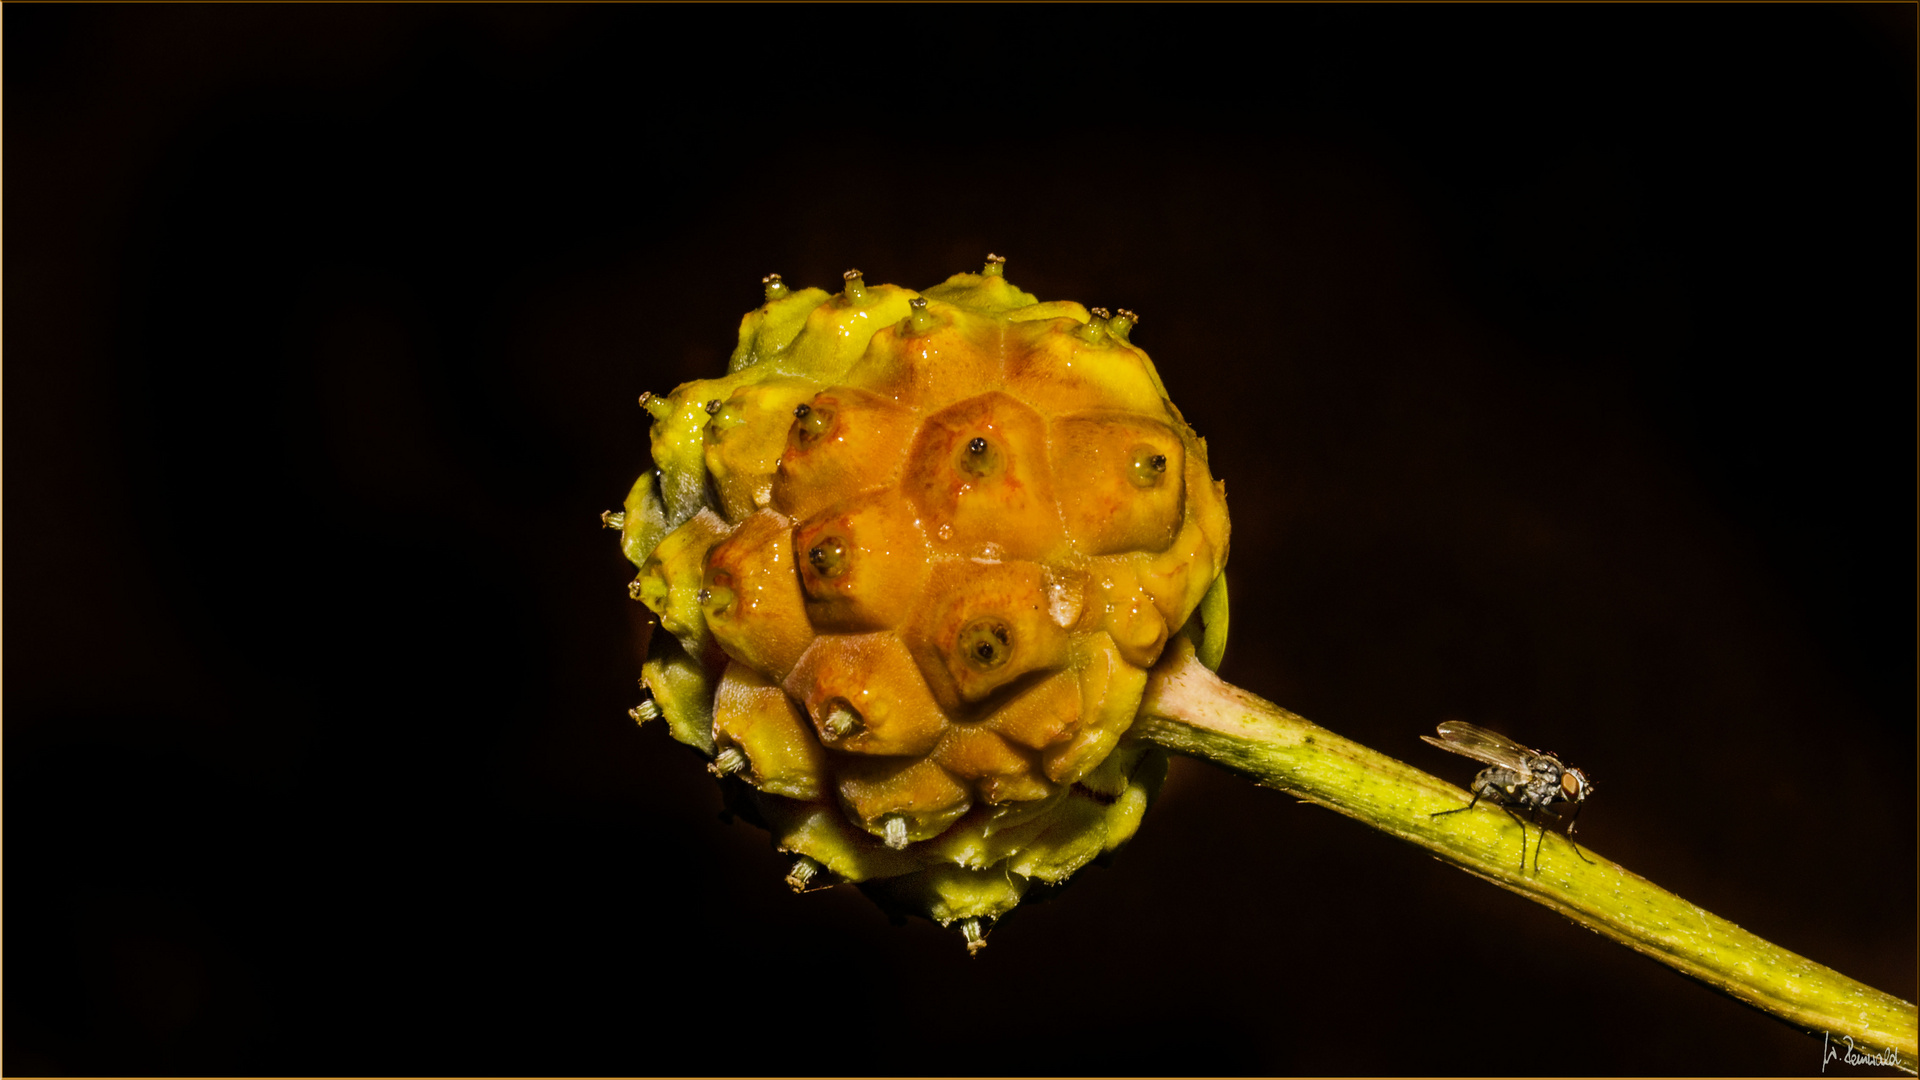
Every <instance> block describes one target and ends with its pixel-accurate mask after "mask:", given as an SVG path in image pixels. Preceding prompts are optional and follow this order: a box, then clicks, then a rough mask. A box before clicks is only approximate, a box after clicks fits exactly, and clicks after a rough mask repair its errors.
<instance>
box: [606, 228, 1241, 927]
mask: <svg viewBox="0 0 1920 1080" xmlns="http://www.w3.org/2000/svg"><path fill="white" fill-rule="evenodd" d="M1002 262H1003V260H1001V259H998V258H995V257H992V256H989V257H988V262H987V265H986V267H985V269H984V270H983V271H982V272H981V273H978V274H956V275H954V276H953V277H951V278H949V279H948V280H947V281H946V282H944V283H943V284H940V285H937V286H935V287H933V288H931V289H927V290H925V291H924V292H919V293H916V292H913V291H911V290H907V289H902V288H898V287H896V286H892V285H878V286H874V285H868V284H867V283H866V282H865V281H864V280H863V279H862V278H861V276H860V275H859V273H858V272H854V271H850V272H848V274H847V275H846V285H845V288H844V289H843V290H842V291H841V292H839V293H837V294H833V295H828V294H827V293H825V292H823V291H821V290H818V289H807V290H803V291H799V292H795V291H792V290H790V289H788V288H787V287H786V286H785V284H784V283H782V282H781V281H780V279H779V278H778V276H773V277H769V278H767V279H766V282H765V284H766V304H765V305H764V306H763V307H761V308H760V309H759V310H758V311H754V312H751V313H749V314H748V315H747V316H746V318H745V319H743V320H742V321H741V324H740V340H739V345H738V347H737V348H736V349H735V350H734V353H733V356H732V358H731V360H730V361H729V363H728V365H727V371H728V373H727V374H726V375H725V376H723V377H720V378H716V379H706V380H700V381H696V382H691V383H687V384H686V385H684V386H681V387H679V388H678V389H676V390H675V391H674V392H673V393H672V394H670V395H667V396H664V397H661V396H654V395H651V394H649V395H646V396H644V397H643V398H642V399H641V403H642V404H643V405H644V406H645V408H646V409H647V411H648V412H649V413H650V414H651V415H652V417H653V433H652V442H653V459H654V464H655V466H656V469H655V471H653V472H649V473H647V474H645V475H643V476H642V477H640V479H639V481H638V482H637V483H635V484H634V486H633V489H632V491H631V492H630V493H629V494H628V496H627V501H626V507H625V509H624V511H623V512H622V513H621V514H619V515H608V516H607V520H608V523H609V524H611V525H616V526H618V527H619V528H620V530H621V543H622V548H623V550H624V551H625V553H626V555H627V557H628V558H629V559H631V560H632V561H633V562H634V564H635V565H636V566H638V567H639V568H640V574H639V576H638V577H637V578H636V579H635V580H634V582H633V584H632V586H631V589H630V591H631V593H632V595H633V597H634V598H635V599H637V600H640V601H641V602H643V603H645V604H646V605H647V607H648V608H649V609H651V611H652V612H653V614H654V615H655V617H656V619H657V625H658V627H659V629H661V630H664V631H666V633H664V634H653V635H651V641H650V645H649V648H648V652H647V660H646V662H645V665H644V667H643V671H644V678H643V679H642V682H643V684H644V685H645V687H646V689H647V690H648V691H649V693H650V695H651V698H650V701H649V702H647V703H646V704H645V705H644V706H643V707H642V708H640V709H637V710H635V715H636V716H637V717H639V718H642V719H646V718H650V717H652V716H653V715H656V714H658V715H663V716H664V717H665V718H666V720H667V724H668V726H669V728H670V729H671V731H672V733H673V735H674V737H675V738H677V739H679V740H680V741H681V742H684V743H687V744H688V745H691V746H694V747H696V748H698V749H699V750H701V751H702V752H704V753H706V754H708V755H710V756H711V762H712V763H711V765H710V768H711V770H712V771H713V772H714V773H715V774H716V775H719V776H721V777H722V778H723V781H724V782H725V783H727V784H729V785H734V794H735V795H736V796H738V797H737V798H736V799H735V800H734V801H735V804H736V806H737V807H738V808H739V809H741V810H743V811H744V812H745V813H746V814H748V815H749V816H751V817H752V818H754V819H756V820H758V821H760V822H763V823H764V824H765V825H766V826H767V827H768V828H769V829H770V830H771V831H772V833H773V838H774V842H775V843H776V844H777V845H778V846H779V847H780V849H781V850H783V851H786V852H788V853H790V854H792V855H793V856H795V857H796V859H797V862H796V863H795V864H794V870H793V874H792V877H791V879H790V880H792V881H794V882H795V883H796V887H813V886H816V885H820V884H825V883H826V882H828V881H833V880H839V881H851V882H857V883H860V884H861V885H862V886H863V887H865V888H867V889H868V891H869V892H870V893H871V894H872V895H875V896H876V897H877V898H879V899H881V900H882V901H883V903H885V904H887V905H888V906H889V907H891V908H893V909H895V910H904V911H909V912H914V913H918V914H924V915H926V916H928V917H930V918H933V919H935V920H937V921H938V922H940V923H941V924H942V925H950V924H954V923H959V924H960V926H961V929H962V930H963V932H964V933H965V934H966V936H967V941H968V944H969V948H970V949H978V948H979V947H980V945H981V944H983V943H984V941H985V932H986V930H987V929H988V928H989V927H991V925H992V924H993V923H994V922H995V921H996V920H998V919H999V918H1001V917H1002V916H1004V915H1005V914H1006V913H1007V912H1009V911H1011V910H1012V909H1013V908H1014V906H1015V905H1017V904H1018V903H1019V902H1020V900H1021V897H1022V896H1023V895H1024V894H1026V893H1027V892H1028V890H1029V889H1030V888H1031V887H1032V886H1033V885H1034V884H1036V883H1038V884H1040V885H1043V886H1054V885H1059V884H1061V883H1063V882H1065V881H1066V880H1067V878H1069V877H1071V876H1072V875H1073V873H1074V872H1075V871H1077V870H1079V869H1080V868H1081V867H1083V866H1085V865H1086V864H1087V863H1088V862H1090V861H1092V860H1093V859H1095V858H1097V857H1099V856H1100V855H1102V854H1105V853H1107V852H1111V851H1113V850H1114V849H1115V848H1117V847H1119V846H1120V845H1121V844H1123V843H1125V842H1126V841H1127V840H1128V839H1129V838H1130V837H1132V836H1133V833H1134V830H1135V829H1137V828H1138V827H1139V824H1140V819H1141V815H1142V813H1143V812H1144V811H1145V809H1146V806H1147V803H1148V802H1150V801H1151V800H1152V798H1153V795H1154V793H1155V791H1156V790H1157V788H1158V787H1159V784H1160V782H1161V780H1162V779H1163V778H1164V776H1165V774H1166V751H1165V750H1162V749H1159V748H1157V747H1155V746H1153V745H1151V744H1149V743H1146V742H1144V741H1142V740H1139V739H1136V738H1132V737H1130V734H1129V729H1130V727H1131V726H1132V724H1133V721H1134V718H1135V716H1136V715H1137V714H1138V712H1139V708H1140V700H1141V696H1142V693H1143V692H1144V690H1145V688H1146V685H1147V672H1148V669H1149V668H1151V667H1152V666H1153V665H1154V664H1155V663H1156V662H1157V661H1158V660H1159V659H1160V657H1161V655H1162V654H1163V653H1164V652H1166V650H1167V647H1168V643H1169V642H1170V641H1174V640H1187V641H1189V642H1191V644H1192V645H1193V646H1194V647H1196V648H1197V651H1198V655H1199V656H1200V657H1201V658H1202V659H1204V660H1205V661H1207V662H1208V663H1209V664H1210V665H1217V664H1218V661H1219V657H1220V653H1221V650H1222V648H1223V647H1224V645H1225V639H1226V633H1225V631H1226V626H1225V616H1226V585H1225V579H1224V578H1223V577H1222V576H1221V569H1222V567H1224V566H1225V564H1226V559H1227V511H1226V499H1225V492H1224V489H1223V487H1222V485H1221V484H1220V483H1219V482H1218V481H1216V480H1214V479H1213V477H1212V476H1211V474H1210V473H1209V472H1208V470H1207V452H1206V443H1205V442H1204V441H1203V440H1201V439H1200V438H1199V437H1198V436H1196V435H1195V434H1194V433H1193V431H1192V429H1191V428H1189V427H1188V426H1187V424H1186V421H1185V420H1183V419H1182V418H1181V416H1180V413H1179V410H1177V409H1175V408H1174V407H1173V405H1172V403H1171V402H1169V401H1168V400H1167V397H1166V389H1165V387H1164V386H1163V385H1162V384H1161V381H1160V376H1159V374H1158V373H1157V372H1155V370H1154V367H1153V362H1152V361H1151V360H1149V359H1148V358H1147V354H1146V353H1144V352H1142V351H1141V350H1140V349H1139V348H1137V347H1135V346H1134V345H1133V344H1132V343H1131V342H1129V341H1128V331H1129V329H1130V328H1131V327H1132V326H1133V324H1134V321H1135V319H1134V316H1133V315H1132V314H1131V313H1128V312H1125V311H1123V312H1121V313H1120V314H1119V315H1118V316H1113V315H1110V314H1109V313H1107V312H1106V311H1102V310H1099V309H1095V310H1093V311H1088V310H1087V309H1086V308H1083V307H1081V306H1080V305H1079V304H1076V303H1071V302H1054V303H1045V304H1043V303H1040V302H1038V301H1037V300H1036V299H1035V298H1034V297H1032V296H1030V295H1028V294H1027V293H1024V292H1021V291H1020V290H1019V289H1017V288H1015V287H1014V286H1013V285H1011V284H1010V283H1009V282H1008V281H1007V280H1006V278H1005V276H1004V275H1003V273H1002Z"/></svg>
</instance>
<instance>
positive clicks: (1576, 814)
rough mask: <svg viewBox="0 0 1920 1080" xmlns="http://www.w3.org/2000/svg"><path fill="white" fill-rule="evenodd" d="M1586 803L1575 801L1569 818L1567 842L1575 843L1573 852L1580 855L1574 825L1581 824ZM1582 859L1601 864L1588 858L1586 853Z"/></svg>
mask: <svg viewBox="0 0 1920 1080" xmlns="http://www.w3.org/2000/svg"><path fill="white" fill-rule="evenodd" d="M1585 805H1586V804H1585V803H1575V804H1574V807H1573V815H1572V816H1571V817H1569V818H1567V843H1569V844H1572V845H1573V853H1574V854H1575V855H1580V845H1579V844H1578V843H1577V842H1576V841H1575V840H1574V839H1573V827H1574V826H1575V825H1577V824H1579V822H1580V808H1581V807H1582V806H1585ZM1580 861H1581V862H1583V863H1586V864H1587V865H1588V866H1598V865H1600V864H1599V863H1596V862H1594V861H1593V860H1592V859H1589V858H1587V857H1586V856H1585V855H1580Z"/></svg>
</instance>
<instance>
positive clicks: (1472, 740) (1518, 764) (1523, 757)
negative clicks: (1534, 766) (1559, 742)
mask: <svg viewBox="0 0 1920 1080" xmlns="http://www.w3.org/2000/svg"><path fill="white" fill-rule="evenodd" d="M1439 731H1440V737H1439V738H1437V739H1436V738H1434V737H1433V736H1431V735H1422V736H1420V737H1421V738H1422V739H1424V740H1426V741H1427V742H1430V743H1432V744H1433V745H1435V746H1437V747H1439V748H1440V749H1442V750H1446V751H1448V752H1450V753H1455V754H1459V755H1461V756H1462V757H1470V758H1472V759H1473V760H1475V761H1484V762H1486V763H1487V764H1488V765H1500V766H1503V767H1505V768H1508V769H1512V770H1513V771H1514V772H1516V773H1519V774H1520V778H1521V781H1522V782H1523V783H1524V782H1525V781H1526V780H1527V779H1528V778H1530V777H1531V776H1532V775H1533V773H1532V770H1531V769H1529V768H1527V762H1528V761H1530V760H1532V759H1533V758H1535V757H1538V756H1539V755H1538V754H1535V753H1534V752H1533V751H1532V750H1529V749H1527V748H1526V747H1524V746H1521V745H1520V744H1519V743H1517V742H1514V741H1513V740H1512V739H1509V738H1507V737H1506V736H1505V735H1502V734H1500V733H1499V732H1497V731H1488V730H1487V729H1486V728H1483V727H1475V726H1473V725H1472V724H1469V723H1467V722H1466V721H1464V720H1448V721H1447V722H1446V723H1444V724H1441V725H1440V727H1439Z"/></svg>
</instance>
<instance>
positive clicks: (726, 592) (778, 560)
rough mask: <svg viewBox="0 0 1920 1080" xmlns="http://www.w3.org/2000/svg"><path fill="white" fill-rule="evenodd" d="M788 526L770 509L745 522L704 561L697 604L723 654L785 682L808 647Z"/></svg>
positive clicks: (809, 631)
mask: <svg viewBox="0 0 1920 1080" xmlns="http://www.w3.org/2000/svg"><path fill="white" fill-rule="evenodd" d="M792 529H793V524H792V522H790V521H788V520H787V519H786V518H784V517H781V516H780V515H779V514H776V513H774V512H773V511H771V510H762V511H760V512H759V513H757V514H754V515H753V516H752V517H749V518H748V519H747V520H746V521H745V522H744V523H742V524H741V526H740V527H739V528H738V529H736V530H735V531H734V533H733V535H732V536H730V537H728V538H727V539H726V540H724V541H722V542H721V543H720V544H719V545H717V546H715V547H714V549H713V551H712V553H711V554H709V555H708V556H707V569H706V574H705V576H704V578H703V579H702V584H701V588H700V591H699V593H698V594H697V599H698V600H699V603H700V610H701V611H702V613H704V614H705V615H706V620H707V627H708V629H709V630H711V631H712V633H713V636H714V639H715V640H717V641H718V642H719V643H720V647H721V648H723V649H725V650H726V651H727V655H728V656H731V657H733V658H734V659H735V660H737V661H739V662H741V663H743V664H745V665H747V666H748V667H751V668H753V669H754V670H755V671H758V672H760V673H761V674H762V675H765V676H767V677H768V678H770V679H776V680H778V679H784V678H786V676H787V673H788V672H789V671H792V670H793V665H794V662H795V661H797V660H799V659H800V654H801V653H803V652H806V651H807V647H808V646H809V645H811V644H813V628H812V627H811V626H809V625H808V624H807V613H806V603H805V599H804V597H803V596H802V595H801V592H800V578H799V575H798V574H797V573H795V572H794V568H793V545H792V541H791V537H792Z"/></svg>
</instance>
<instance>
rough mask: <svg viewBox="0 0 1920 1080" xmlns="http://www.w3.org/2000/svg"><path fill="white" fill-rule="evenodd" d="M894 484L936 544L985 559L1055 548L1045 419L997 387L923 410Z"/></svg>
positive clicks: (1035, 555)
mask: <svg viewBox="0 0 1920 1080" xmlns="http://www.w3.org/2000/svg"><path fill="white" fill-rule="evenodd" d="M902 486H903V487H904V488H905V490H906V495H907V498H908V499H909V500H910V501H911V502H912V503H913V505H914V506H915V508H917V509H918V510H919V511H920V513H921V515H922V518H923V520H924V521H925V523H926V526H927V532H928V535H929V537H930V539H931V541H932V542H933V544H934V545H935V546H936V547H938V548H940V549H942V550H945V551H950V552H954V553H956V554H962V555H968V556H973V557H978V558H988V559H1000V558H1010V559H1045V558H1049V557H1051V556H1055V555H1058V554H1060V553H1061V549H1062V547H1063V545H1064V540H1065V536H1064V534H1063V533H1062V531H1061V528H1060V510H1059V507H1058V506H1057V505H1056V504H1055V502H1054V499H1053V480H1052V476H1051V475H1050V473H1049V469H1048V465H1047V433H1046V422H1045V421H1044V420H1042V419H1041V418H1040V414H1039V413H1036V412H1034V411H1033V410H1032V409H1030V408H1028V407H1026V406H1025V405H1022V404H1020V403H1019V402H1018V401H1015V400H1014V399H1013V398H1011V397H1008V396H1007V395H1005V394H1002V393H999V392H997V391H996V392H993V393H987V394H982V395H980V396H978V397H975V398H970V399H968V400H966V401H963V402H960V403H959V404H957V405H952V406H949V407H947V408H945V409H942V410H941V411H940V412H937V413H935V414H933V415H932V416H930V417H928V418H927V420H926V422H925V423H924V424H922V425H921V427H920V434H919V435H918V437H916V438H915V439H914V442H913V451H912V453H911V455H910V456H909V459H908V463H907V472H906V477H905V479H904V480H903V481H902Z"/></svg>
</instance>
